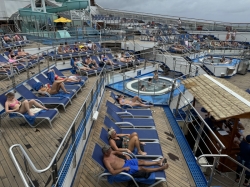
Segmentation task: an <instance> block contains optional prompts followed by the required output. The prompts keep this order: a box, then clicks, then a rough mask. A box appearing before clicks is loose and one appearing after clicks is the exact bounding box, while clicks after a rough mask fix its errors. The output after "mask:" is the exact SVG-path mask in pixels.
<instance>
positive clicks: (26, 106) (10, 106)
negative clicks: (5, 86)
mask: <svg viewBox="0 0 250 187" xmlns="http://www.w3.org/2000/svg"><path fill="white" fill-rule="evenodd" d="M6 97H7V100H6V102H5V111H6V112H7V113H10V112H19V113H21V114H24V113H26V112H27V113H28V114H29V115H30V116H34V114H33V113H32V112H31V111H30V108H31V107H32V106H33V105H34V106H36V107H38V108H42V109H44V110H48V108H46V107H44V106H43V105H41V104H40V103H38V102H36V101H35V100H34V99H31V100H29V101H28V100H24V101H22V102H21V101H18V100H17V99H16V98H15V94H14V93H12V92H9V93H7V94H6Z"/></svg>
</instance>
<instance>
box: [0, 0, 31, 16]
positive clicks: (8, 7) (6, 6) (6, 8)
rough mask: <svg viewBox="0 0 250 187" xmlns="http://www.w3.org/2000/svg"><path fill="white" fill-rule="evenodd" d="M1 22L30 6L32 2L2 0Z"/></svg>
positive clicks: (0, 7) (28, 0)
mask: <svg viewBox="0 0 250 187" xmlns="http://www.w3.org/2000/svg"><path fill="white" fill-rule="evenodd" d="M0 4H1V6H0V20H6V19H7V18H9V17H10V16H11V15H12V14H14V13H15V12H17V11H18V10H19V9H20V8H23V7H25V6H27V5H29V4H30V0H0Z"/></svg>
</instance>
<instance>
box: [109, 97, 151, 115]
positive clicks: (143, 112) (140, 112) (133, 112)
mask: <svg viewBox="0 0 250 187" xmlns="http://www.w3.org/2000/svg"><path fill="white" fill-rule="evenodd" d="M106 106H107V107H108V108H111V109H112V110H113V111H114V112H116V114H118V115H119V116H120V117H122V118H124V117H130V118H131V117H132V118H150V117H152V112H151V110H150V109H146V110H139V109H138V110H133V109H132V110H131V109H128V110H123V109H122V108H120V107H118V106H117V105H115V104H113V103H111V102H110V101H109V100H107V102H106Z"/></svg>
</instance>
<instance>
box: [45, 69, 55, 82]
mask: <svg viewBox="0 0 250 187" xmlns="http://www.w3.org/2000/svg"><path fill="white" fill-rule="evenodd" d="M47 77H48V79H49V80H50V82H52V83H54V81H55V74H54V72H53V71H49V72H48V73H47Z"/></svg>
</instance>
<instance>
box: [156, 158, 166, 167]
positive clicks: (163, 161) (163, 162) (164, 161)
mask: <svg viewBox="0 0 250 187" xmlns="http://www.w3.org/2000/svg"><path fill="white" fill-rule="evenodd" d="M166 162H167V159H166V158H162V159H161V160H159V161H158V165H159V166H163V165H164V164H165V163H166Z"/></svg>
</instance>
